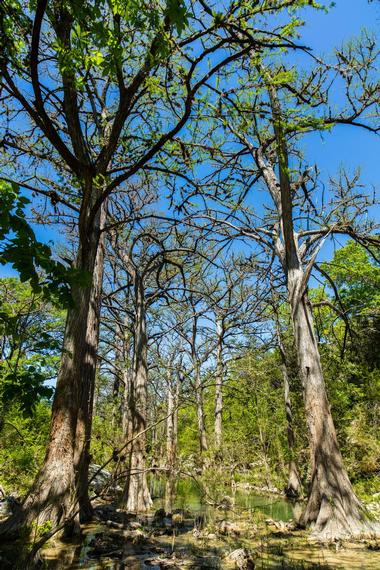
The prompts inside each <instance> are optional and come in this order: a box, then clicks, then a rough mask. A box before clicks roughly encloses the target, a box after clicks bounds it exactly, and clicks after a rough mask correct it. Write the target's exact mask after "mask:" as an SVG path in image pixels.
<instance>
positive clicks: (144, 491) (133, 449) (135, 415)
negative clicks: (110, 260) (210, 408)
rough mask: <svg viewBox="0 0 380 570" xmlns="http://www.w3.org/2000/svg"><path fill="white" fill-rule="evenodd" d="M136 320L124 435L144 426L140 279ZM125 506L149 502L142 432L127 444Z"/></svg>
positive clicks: (138, 508)
mask: <svg viewBox="0 0 380 570" xmlns="http://www.w3.org/2000/svg"><path fill="white" fill-rule="evenodd" d="M135 300H136V314H135V318H136V323H135V339H134V341H135V342H134V366H133V378H132V383H131V389H130V392H129V396H128V407H129V414H130V418H129V422H128V423H129V428H128V432H129V433H128V437H129V438H134V437H136V436H137V435H138V434H139V433H140V432H143V431H144V430H145V429H146V426H147V420H146V414H147V389H148V385H147V384H148V367H147V335H146V316H145V298H144V286H143V282H142V279H141V278H140V277H139V276H137V277H136V282H135ZM124 501H125V502H126V508H127V510H128V511H131V512H146V511H147V510H149V509H150V507H151V506H152V499H151V496H150V492H149V487H148V482H147V474H146V435H145V433H144V434H142V435H140V436H139V437H137V438H136V439H134V440H133V442H132V443H131V445H130V447H129V469H128V474H127V480H126V485H125V489H124Z"/></svg>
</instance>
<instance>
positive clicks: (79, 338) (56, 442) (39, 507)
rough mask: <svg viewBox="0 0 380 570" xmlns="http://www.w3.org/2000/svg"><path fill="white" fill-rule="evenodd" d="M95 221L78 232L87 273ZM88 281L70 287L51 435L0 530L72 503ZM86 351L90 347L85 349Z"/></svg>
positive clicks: (58, 513) (81, 265)
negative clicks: (34, 472) (41, 459)
mask: <svg viewBox="0 0 380 570" xmlns="http://www.w3.org/2000/svg"><path fill="white" fill-rule="evenodd" d="M98 230H99V227H98V226H95V228H94V229H93V230H92V231H91V233H90V232H88V233H87V235H86V236H83V235H82V238H81V239H80V245H79V251H78V255H77V259H76V263H75V267H76V268H77V269H78V270H80V271H84V272H86V273H88V274H90V275H91V276H92V275H93V271H94V267H95V259H96V255H97V249H98V240H99V231H98ZM92 289H93V283H92V280H91V283H90V284H87V285H79V284H75V285H73V287H72V298H73V306H72V307H70V308H69V309H68V312H67V318H66V326H65V334H64V341H63V351H62V357H61V363H60V369H59V373H58V378H57V384H56V389H55V394H54V399H53V405H52V415H51V423H50V436H49V442H48V444H47V450H46V454H45V459H44V462H43V465H42V468H41V469H40V471H39V472H38V474H37V476H36V478H35V481H34V483H33V485H32V488H31V490H30V492H29V493H28V495H27V497H26V498H25V501H24V503H23V506H22V510H21V511H20V512H18V513H17V514H16V516H13V517H11V518H10V519H8V520H7V521H5V522H4V523H3V524H1V525H0V535H2V536H4V537H8V536H11V535H15V534H16V535H17V534H18V532H19V531H20V529H21V528H22V527H29V526H30V525H31V524H32V523H33V524H35V525H36V526H40V525H42V524H44V523H46V522H47V521H50V523H51V524H52V525H53V526H55V525H57V524H59V523H62V522H63V521H64V520H65V518H66V517H67V516H68V515H71V514H72V510H73V509H74V510H75V508H76V506H75V505H77V502H76V501H77V492H76V491H77V489H76V480H75V470H74V451H75V437H76V426H77V417H78V406H79V387H80V383H81V380H82V372H83V363H84V362H89V361H90V360H91V358H92V357H91V358H89V346H88V342H87V330H88V317H89V307H90V300H91V297H92ZM90 352H91V351H90Z"/></svg>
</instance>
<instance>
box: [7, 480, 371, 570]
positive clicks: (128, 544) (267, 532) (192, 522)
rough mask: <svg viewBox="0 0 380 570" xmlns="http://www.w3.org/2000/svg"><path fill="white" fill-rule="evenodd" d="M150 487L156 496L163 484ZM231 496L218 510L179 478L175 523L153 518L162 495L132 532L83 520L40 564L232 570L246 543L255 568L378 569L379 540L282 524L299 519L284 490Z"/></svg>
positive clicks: (51, 566)
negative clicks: (340, 539)
mask: <svg viewBox="0 0 380 570" xmlns="http://www.w3.org/2000/svg"><path fill="white" fill-rule="evenodd" d="M151 490H152V491H153V492H154V493H156V494H158V495H160V494H161V490H162V489H161V485H160V483H156V487H152V489H151ZM229 497H230V499H231V503H230V504H228V505H227V506H226V508H224V509H221V508H217V507H216V506H214V505H212V504H210V501H209V500H208V499H207V498H206V497H205V496H202V495H201V493H200V490H199V488H198V487H197V485H195V484H192V483H189V482H181V483H180V484H179V487H178V495H177V498H176V502H175V505H174V508H175V509H180V510H181V513H182V514H183V519H184V520H183V521H181V525H180V526H178V527H176V526H175V525H174V526H173V521H172V520H171V519H168V518H166V519H162V520H161V521H159V522H158V523H157V520H156V519H155V517H154V512H155V511H157V510H158V509H160V508H162V506H163V500H162V498H160V497H159V496H158V497H157V498H155V500H154V507H153V510H152V513H151V514H149V515H147V516H146V517H138V518H137V519H136V518H134V519H132V520H133V522H134V525H135V528H137V527H139V529H138V530H135V531H132V534H130V535H128V532H130V531H126V530H123V528H124V529H125V528H126V527H127V528H128V524H127V525H124V527H123V525H122V524H120V523H119V525H117V524H116V525H114V526H113V525H112V524H110V523H109V522H108V523H106V524H103V523H95V524H91V525H87V526H86V527H84V532H83V536H82V537H81V539H80V540H77V541H69V542H67V541H66V542H62V541H55V542H54V543H50V544H49V545H48V546H46V547H45V548H43V549H42V551H41V560H40V562H41V566H40V567H42V568H47V569H54V570H61V569H62V570H63V569H66V568H72V569H74V570H75V569H76V570H79V569H87V570H98V569H103V568H107V569H112V570H116V569H117V570H122V569H123V570H124V569H131V570H159V569H161V568H166V569H172V570H175V569H183V570H187V569H189V570H190V569H194V570H200V569H204V570H206V569H208V568H209V569H210V570H212V569H219V568H220V569H231V570H232V569H233V568H237V566H236V565H235V562H233V561H231V560H230V559H229V557H228V555H229V553H231V552H232V551H233V550H235V549H237V548H244V549H246V550H248V551H249V552H250V554H251V556H252V559H253V560H254V562H255V569H256V570H258V569H261V570H264V569H288V570H316V569H319V570H323V569H325V570H327V569H330V570H331V569H336V570H339V569H341V570H359V569H360V570H363V569H364V570H379V569H380V551H379V550H376V544H375V545H374V544H373V543H372V544H371V545H370V544H369V543H368V542H364V541H363V542H361V543H355V544H354V543H353V544H344V545H342V544H340V543H338V544H332V545H329V546H323V547H322V546H321V545H318V544H313V543H310V541H309V540H308V535H307V533H306V532H301V531H295V532H290V531H289V530H288V528H287V525H286V523H287V522H289V521H291V520H296V519H297V518H298V516H299V514H300V511H301V505H299V504H296V503H291V502H289V501H287V500H286V499H284V498H283V497H281V496H263V495H258V494H256V493H253V492H248V491H236V492H235V493H233V494H231V493H230V494H229ZM105 508H108V507H107V506H105ZM114 513H117V511H116V508H115V509H114ZM197 521H198V522H199V521H201V530H197V529H196V530H194V526H196V525H197V524H198V523H197ZM223 521H228V523H229V524H231V525H232V527H235V531H236V532H235V531H234V532H232V533H221V532H218V529H219V530H220V528H221V526H220V525H221V524H224V523H223ZM279 521H283V522H282V523H280V522H279ZM275 523H277V526H276V524H275ZM129 524H130V523H129ZM126 533H127V534H126ZM133 533H135V534H133ZM94 545H95V546H94ZM104 545H105V546H104ZM370 548H371V549H370ZM3 567H4V568H12V570H14V569H16V568H21V566H18V565H17V563H16V564H15V565H14V566H5V565H4V566H2V564H1V559H0V568H3ZM24 568H25V567H24ZM24 568H23V569H22V570H24Z"/></svg>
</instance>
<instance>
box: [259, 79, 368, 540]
mask: <svg viewBox="0 0 380 570" xmlns="http://www.w3.org/2000/svg"><path fill="white" fill-rule="evenodd" d="M267 75H268V74H267ZM268 92H269V97H270V102H271V107H272V115H273V126H274V131H275V137H276V146H277V149H276V150H277V158H278V164H279V182H278V180H277V177H276V174H275V171H274V169H273V167H270V166H268V164H265V163H264V162H263V161H262V159H261V158H260V157H259V156H258V160H259V161H260V162H261V163H262V167H263V175H264V178H265V180H266V183H267V185H268V188H269V191H270V193H271V195H272V197H273V200H274V203H275V204H276V208H277V212H278V215H279V221H280V226H281V232H282V235H283V243H282V244H281V243H277V241H276V243H275V246H274V248H275V251H277V253H278V255H279V258H280V260H281V263H282V266H283V269H284V273H285V275H286V278H287V288H288V298H289V304H290V307H291V313H292V321H293V328H294V336H295V344H296V349H297V357H298V365H299V373H300V377H301V381H302V384H303V392H304V399H305V413H306V421H307V424H308V430H309V439H310V446H311V451H312V454H313V464H312V481H311V488H310V493H309V498H308V502H307V505H306V508H305V511H304V512H303V514H302V517H301V521H300V522H301V524H303V525H312V526H313V536H314V537H317V538H319V539H323V540H325V539H336V538H345V537H351V536H359V535H360V534H362V533H370V532H372V531H373V530H374V529H375V526H374V524H372V523H371V522H370V521H369V518H368V515H367V513H366V511H365V509H364V508H363V506H362V505H361V503H360V501H359V499H358V498H357V497H356V495H355V493H354V490H353V488H352V485H351V483H350V480H349V478H348V475H347V471H346V469H345V467H344V464H343V458H342V455H341V453H340V449H339V445H338V440H337V437H336V432H335V427H334V422H333V418H332V415H331V411H330V406H329V402H328V399H327V393H326V387H325V382H324V378H323V373H322V367H321V361H320V355H319V349H318V344H317V340H316V338H315V333H314V323H313V315H312V311H311V306H310V303H309V301H308V298H307V292H306V288H307V281H308V277H309V275H310V271H311V268H312V263H313V258H312V259H310V260H309V261H308V263H307V266H306V267H307V268H306V270H304V268H303V261H304V260H303V259H302V255H301V250H300V247H299V243H298V235H297V233H296V231H295V229H294V225H293V198H292V183H291V179H290V174H289V172H290V171H289V160H288V149H287V141H286V136H285V134H284V131H283V124H284V123H283V116H282V114H281V106H280V101H279V98H278V96H277V91H276V87H275V85H274V83H273V81H272V80H271V79H270V77H269V81H268ZM278 241H279V242H280V240H278ZM302 251H306V250H305V249H304V248H303V250H302Z"/></svg>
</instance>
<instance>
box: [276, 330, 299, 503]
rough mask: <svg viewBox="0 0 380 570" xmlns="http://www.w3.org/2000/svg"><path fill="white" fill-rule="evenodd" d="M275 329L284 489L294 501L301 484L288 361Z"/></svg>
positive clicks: (278, 332) (279, 335)
mask: <svg viewBox="0 0 380 570" xmlns="http://www.w3.org/2000/svg"><path fill="white" fill-rule="evenodd" d="M276 327H277V341H278V348H279V351H280V358H281V372H282V378H283V382H284V402H285V414H286V423H287V436H288V448H289V455H290V459H289V464H288V482H287V485H286V488H285V493H286V495H287V496H288V497H289V498H293V499H295V498H297V497H299V496H300V494H301V490H302V484H301V478H300V476H299V472H298V468H297V463H296V460H295V455H294V447H295V436H294V429H293V412H292V403H291V400H290V387H289V374H288V361H287V358H286V352H285V347H284V345H283V342H282V338H281V332H280V325H279V323H278V322H277V323H276Z"/></svg>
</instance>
